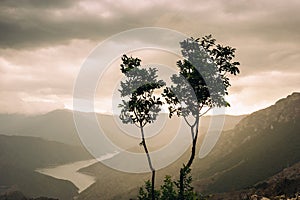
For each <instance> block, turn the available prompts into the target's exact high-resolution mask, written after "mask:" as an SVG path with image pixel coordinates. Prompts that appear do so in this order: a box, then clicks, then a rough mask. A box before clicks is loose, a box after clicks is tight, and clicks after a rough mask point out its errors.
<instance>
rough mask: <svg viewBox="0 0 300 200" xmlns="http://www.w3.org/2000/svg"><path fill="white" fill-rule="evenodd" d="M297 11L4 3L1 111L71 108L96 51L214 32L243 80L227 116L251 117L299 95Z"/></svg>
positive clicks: (107, 0) (208, 5) (287, 2)
mask: <svg viewBox="0 0 300 200" xmlns="http://www.w3.org/2000/svg"><path fill="white" fill-rule="evenodd" d="M299 10H300V1H299V0H263V1H261V0H251V1H249V0H248V1H246V0H214V1H209V0H205V1H204V0H186V1H179V0H143V1H142V0H119V1H111V0H101V1H96V0H94V1H93V0H90V1H80V0H21V1H16V0H2V1H0V113H26V114H34V113H42V112H47V111H50V110H54V109H59V108H60V109H61V108H71V107H72V94H73V87H74V82H75V80H76V77H77V75H78V73H79V71H80V68H81V66H82V63H83V62H84V60H85V58H86V57H87V56H88V55H89V53H90V52H91V51H92V50H93V49H94V48H95V47H96V45H97V44H99V43H101V42H102V41H103V40H105V39H107V38H109V37H110V36H112V35H114V34H118V33H120V32H122V31H126V30H129V29H133V28H142V27H152V26H155V27H163V28H169V29H173V30H176V31H179V32H181V33H183V34H186V35H188V36H193V37H202V36H204V35H207V34H212V35H213V36H214V37H215V38H216V39H217V42H219V43H221V44H224V45H229V46H233V47H235V48H236V49H237V53H236V55H237V58H236V59H237V60H238V61H240V63H241V67H240V69H241V74H240V75H239V76H237V77H235V78H234V79H233V80H232V87H231V89H230V91H229V92H230V95H229V96H228V101H229V102H230V103H231V105H232V107H231V108H230V109H229V110H228V113H229V114H245V113H251V112H253V111H255V110H258V109H261V108H264V107H267V106H269V105H271V104H273V103H274V102H275V101H276V100H278V99H279V98H283V97H285V96H287V95H289V94H291V93H292V92H295V91H298V92H299V85H300V72H299V63H300V53H299V52H300V14H299ZM108 76H109V75H108ZM108 80H109V78H108ZM108 99H109V98H103V100H102V101H101V98H100V99H99V102H101V103H100V104H99V108H98V109H99V111H103V112H110V107H111V105H110V104H111V102H109V101H108Z"/></svg>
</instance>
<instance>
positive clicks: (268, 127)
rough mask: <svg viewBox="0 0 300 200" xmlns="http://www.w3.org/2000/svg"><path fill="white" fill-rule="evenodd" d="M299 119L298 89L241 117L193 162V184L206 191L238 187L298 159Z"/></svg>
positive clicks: (270, 174)
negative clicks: (206, 154)
mask: <svg viewBox="0 0 300 200" xmlns="http://www.w3.org/2000/svg"><path fill="white" fill-rule="evenodd" d="M299 120H300V93H293V94H292V95H289V96H288V97H287V98H285V99H281V100H279V101H277V102H276V103H275V105H272V106H270V107H268V108H266V109H263V110H260V111H257V112H255V113H253V114H251V115H249V116H247V117H245V118H244V119H242V120H241V122H240V123H238V124H237V126H236V127H235V128H234V129H233V130H231V131H227V132H225V133H224V134H223V136H222V138H221V139H220V140H219V142H218V144H217V147H216V148H215V149H214V151H213V152H212V153H211V155H210V156H208V157H207V158H205V159H203V160H200V161H199V162H198V163H197V164H195V165H194V168H195V170H194V174H195V177H196V179H198V180H197V181H196V182H195V184H196V185H197V187H198V188H199V189H200V188H201V189H202V190H207V191H209V192H224V191H230V190H237V189H242V188H245V187H249V186H251V185H253V184H255V183H257V182H259V181H262V180H264V179H266V178H268V177H270V176H273V175H274V174H276V173H278V172H280V171H281V170H283V169H284V168H286V167H288V166H291V165H293V164H294V163H297V162H299V161H300V145H299V144H300V135H299V130H300V125H299V123H298V122H299ZM207 163H209V165H208V167H207V168H205V170H203V169H201V167H200V166H201V165H202V166H205V165H206V166H207Z"/></svg>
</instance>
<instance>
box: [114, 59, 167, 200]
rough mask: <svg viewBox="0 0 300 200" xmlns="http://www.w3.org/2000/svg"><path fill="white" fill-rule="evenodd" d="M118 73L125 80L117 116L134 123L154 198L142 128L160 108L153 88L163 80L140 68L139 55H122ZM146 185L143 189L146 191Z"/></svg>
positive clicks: (150, 70)
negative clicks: (143, 153)
mask: <svg viewBox="0 0 300 200" xmlns="http://www.w3.org/2000/svg"><path fill="white" fill-rule="evenodd" d="M122 62H123V63H122V64H121V72H122V73H123V74H124V75H125V76H126V80H125V81H124V82H121V89H120V93H121V97H122V98H123V100H122V104H120V105H119V106H120V107H121V108H122V109H121V114H120V119H121V120H122V122H123V123H133V124H135V125H136V126H137V127H138V128H139V129H140V132H141V139H142V141H141V143H140V145H142V146H143V147H144V151H145V153H146V155H147V159H148V164H149V168H150V170H151V171H152V179H151V191H150V195H151V199H152V200H154V199H155V196H156V195H155V189H154V186H155V169H154V167H153V165H152V162H151V157H150V154H149V151H148V148H147V144H146V140H145V133H144V127H145V125H146V124H148V123H153V122H154V121H155V120H156V118H157V116H158V112H159V111H160V107H161V105H162V101H161V100H160V99H159V98H156V97H155V95H154V91H155V90H157V89H160V88H161V87H163V86H164V85H165V82H164V81H162V80H157V74H156V72H157V69H155V68H148V69H146V68H142V67H141V60H140V59H138V58H133V57H128V56H126V55H123V57H122ZM148 186H149V184H147V187H146V189H147V190H148V189H149V188H148Z"/></svg>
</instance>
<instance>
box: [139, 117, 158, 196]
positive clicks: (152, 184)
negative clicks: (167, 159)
mask: <svg viewBox="0 0 300 200" xmlns="http://www.w3.org/2000/svg"><path fill="white" fill-rule="evenodd" d="M140 128H141V134H142V145H143V147H144V150H145V153H146V155H147V159H148V164H149V168H150V170H151V171H152V178H151V199H152V200H155V187H154V186H155V169H154V168H153V166H152V162H151V158H150V154H149V151H148V148H147V145H146V140H145V135H144V129H143V126H142V124H141V123H140Z"/></svg>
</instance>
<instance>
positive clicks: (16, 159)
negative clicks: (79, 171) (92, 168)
mask: <svg viewBox="0 0 300 200" xmlns="http://www.w3.org/2000/svg"><path fill="white" fill-rule="evenodd" d="M89 158H90V156H89V154H88V153H87V152H86V151H85V150H84V149H82V148H80V147H77V146H76V147H75V146H70V145H65V144H62V143H58V142H51V141H46V140H43V139H40V138H35V137H24V136H6V135H0V193H1V191H2V192H4V191H7V190H9V189H10V188H16V190H19V191H21V192H22V193H24V194H25V196H28V197H39V196H47V197H54V198H59V199H61V200H69V199H72V198H73V196H75V195H77V194H78V189H77V188H76V187H75V186H74V184H72V183H71V182H69V181H64V180H58V179H55V178H52V177H49V176H46V175H43V174H40V173H38V172H35V169H36V168H43V167H48V166H52V165H59V164H65V163H69V162H74V161H78V160H85V159H89Z"/></svg>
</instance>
